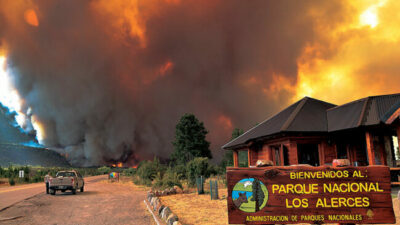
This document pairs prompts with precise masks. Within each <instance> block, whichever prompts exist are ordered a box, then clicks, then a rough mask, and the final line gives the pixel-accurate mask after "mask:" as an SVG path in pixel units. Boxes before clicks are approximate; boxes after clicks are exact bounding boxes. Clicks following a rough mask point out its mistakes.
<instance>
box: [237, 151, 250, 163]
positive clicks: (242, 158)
mask: <svg viewBox="0 0 400 225" xmlns="http://www.w3.org/2000/svg"><path fill="white" fill-rule="evenodd" d="M238 155H239V167H249V159H248V152H247V151H239V154H238Z"/></svg>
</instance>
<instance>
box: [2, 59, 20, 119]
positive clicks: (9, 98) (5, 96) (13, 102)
mask: <svg viewBox="0 0 400 225" xmlns="http://www.w3.org/2000/svg"><path fill="white" fill-rule="evenodd" d="M6 64H7V59H6V57H5V56H4V55H0V103H1V104H2V105H4V106H6V107H7V108H9V110H10V111H12V112H16V113H17V114H16V116H15V119H16V122H17V124H18V125H19V126H20V127H24V125H25V121H26V116H25V115H24V114H23V113H22V105H23V101H22V98H21V97H20V96H19V94H18V92H17V90H16V89H15V88H14V84H13V82H12V79H11V76H10V74H9V71H8V70H7V65H6Z"/></svg>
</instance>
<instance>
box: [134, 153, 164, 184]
mask: <svg viewBox="0 0 400 225" xmlns="http://www.w3.org/2000/svg"><path fill="white" fill-rule="evenodd" d="M164 172H165V166H164V165H162V164H161V163H160V161H159V160H158V159H157V158H154V160H153V161H142V162H141V163H140V164H139V166H138V169H137V171H136V175H137V176H138V177H139V178H140V179H142V180H143V181H150V183H151V181H153V180H154V179H155V178H156V176H157V174H158V173H160V176H161V177H162V176H163V175H164ZM147 183H148V182H147Z"/></svg>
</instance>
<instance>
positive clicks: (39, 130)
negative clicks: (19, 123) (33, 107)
mask: <svg viewBox="0 0 400 225" xmlns="http://www.w3.org/2000/svg"><path fill="white" fill-rule="evenodd" d="M31 123H32V126H33V128H34V129H35V130H36V138H37V140H38V142H39V144H43V141H44V138H45V134H46V133H45V129H44V126H43V124H42V123H41V122H40V121H39V120H38V118H37V117H36V116H35V115H32V117H31Z"/></svg>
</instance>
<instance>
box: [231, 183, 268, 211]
mask: <svg viewBox="0 0 400 225" xmlns="http://www.w3.org/2000/svg"><path fill="white" fill-rule="evenodd" d="M232 199H233V203H234V204H235V206H236V207H238V209H240V210H242V211H243V212H258V211H260V210H261V209H262V208H264V206H265V205H266V204H267V201H268V190H267V187H266V186H265V185H264V184H263V183H262V182H261V181H259V180H257V179H254V178H246V179H242V180H240V181H239V182H237V183H236V185H235V187H233V191H232Z"/></svg>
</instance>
